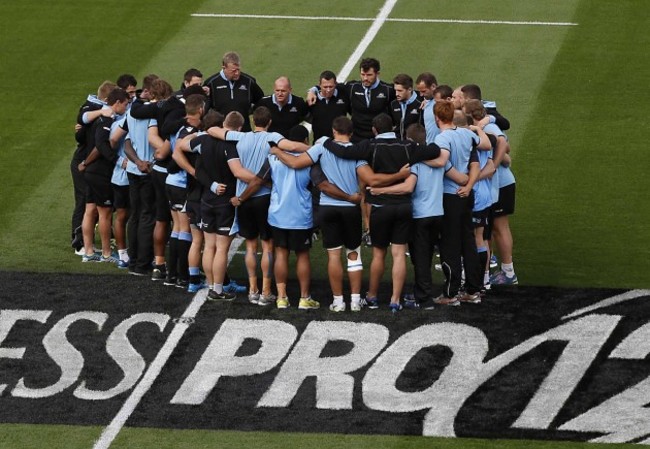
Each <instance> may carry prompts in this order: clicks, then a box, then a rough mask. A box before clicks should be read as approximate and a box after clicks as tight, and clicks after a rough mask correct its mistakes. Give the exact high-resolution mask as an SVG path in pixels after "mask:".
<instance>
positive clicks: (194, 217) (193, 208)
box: [185, 200, 201, 228]
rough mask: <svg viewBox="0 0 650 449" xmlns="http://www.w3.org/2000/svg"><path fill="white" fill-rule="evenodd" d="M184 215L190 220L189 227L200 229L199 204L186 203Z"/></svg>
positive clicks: (197, 202)
mask: <svg viewBox="0 0 650 449" xmlns="http://www.w3.org/2000/svg"><path fill="white" fill-rule="evenodd" d="M185 213H186V214H187V216H188V217H189V218H190V226H195V227H197V228H201V202H200V201H189V200H188V201H186V202H185Z"/></svg>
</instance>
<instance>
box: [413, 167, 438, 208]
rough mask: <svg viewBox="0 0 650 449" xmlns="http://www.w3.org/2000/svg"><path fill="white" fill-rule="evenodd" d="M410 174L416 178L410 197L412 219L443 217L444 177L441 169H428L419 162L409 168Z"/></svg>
mask: <svg viewBox="0 0 650 449" xmlns="http://www.w3.org/2000/svg"><path fill="white" fill-rule="evenodd" d="M411 173H413V174H414V175H415V176H417V177H418V180H417V183H416V184H415V190H413V195H412V196H411V204H412V206H413V218H427V217H439V216H442V215H444V213H445V212H444V210H443V208H442V187H443V179H444V177H445V170H444V168H443V167H437V168H433V167H429V166H428V165H427V164H425V163H424V162H419V163H417V164H415V165H413V166H412V167H411Z"/></svg>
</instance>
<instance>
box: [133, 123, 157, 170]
mask: <svg viewBox="0 0 650 449" xmlns="http://www.w3.org/2000/svg"><path fill="white" fill-rule="evenodd" d="M150 122H152V120H139V119H136V118H133V117H132V116H131V112H129V113H127V114H126V125H127V127H128V130H129V133H128V134H127V136H126V138H127V139H129V140H130V141H131V145H133V149H134V150H135V153H136V154H137V155H138V157H139V158H140V160H142V161H145V162H152V163H153V161H154V157H153V153H154V149H153V147H152V146H151V145H149V127H150V126H151V125H150ZM153 122H155V120H153ZM155 126H158V125H155ZM126 170H127V171H128V172H129V173H131V174H134V175H138V176H144V175H145V174H146V173H142V172H141V171H140V170H138V167H136V166H135V165H133V166H132V167H127V168H126Z"/></svg>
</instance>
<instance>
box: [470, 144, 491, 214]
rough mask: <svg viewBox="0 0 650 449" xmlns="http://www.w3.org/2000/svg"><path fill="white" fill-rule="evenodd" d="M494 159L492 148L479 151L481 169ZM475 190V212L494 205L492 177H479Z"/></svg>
mask: <svg viewBox="0 0 650 449" xmlns="http://www.w3.org/2000/svg"><path fill="white" fill-rule="evenodd" d="M490 159H492V150H489V151H478V162H479V166H480V167H481V170H483V167H485V165H486V164H487V163H488V161H489V160H490ZM472 190H474V208H473V209H472V210H473V211H474V212H478V211H481V210H484V209H487V208H488V207H490V206H491V205H492V180H491V179H490V178H485V179H479V180H478V181H476V183H475V184H474V187H473V188H472Z"/></svg>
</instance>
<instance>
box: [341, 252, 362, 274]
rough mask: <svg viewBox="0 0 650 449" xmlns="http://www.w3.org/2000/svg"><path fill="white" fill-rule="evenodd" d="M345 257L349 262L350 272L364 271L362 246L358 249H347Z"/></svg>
mask: <svg viewBox="0 0 650 449" xmlns="http://www.w3.org/2000/svg"><path fill="white" fill-rule="evenodd" d="M345 257H346V259H347V261H348V271H349V272H352V271H361V270H363V263H362V262H361V246H359V247H357V248H356V249H347V248H346V249H345Z"/></svg>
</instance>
